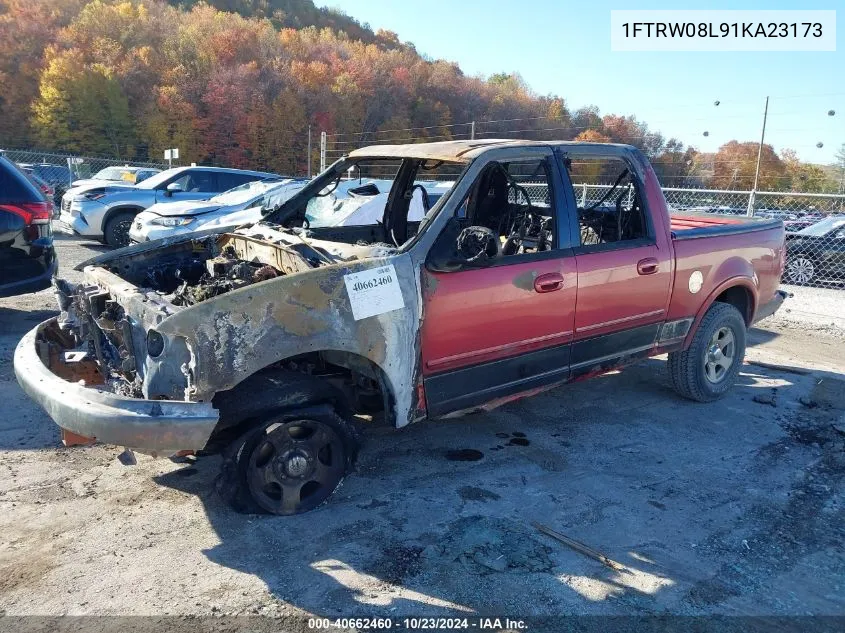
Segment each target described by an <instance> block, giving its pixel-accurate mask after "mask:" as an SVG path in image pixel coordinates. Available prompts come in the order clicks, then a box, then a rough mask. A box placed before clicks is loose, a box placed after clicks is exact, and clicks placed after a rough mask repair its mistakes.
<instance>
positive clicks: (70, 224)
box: [58, 201, 106, 238]
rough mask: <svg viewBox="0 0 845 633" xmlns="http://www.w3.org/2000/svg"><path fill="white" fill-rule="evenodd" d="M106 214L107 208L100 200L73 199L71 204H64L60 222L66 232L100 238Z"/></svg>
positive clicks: (60, 213)
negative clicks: (82, 200)
mask: <svg viewBox="0 0 845 633" xmlns="http://www.w3.org/2000/svg"><path fill="white" fill-rule="evenodd" d="M105 214H106V208H105V207H104V206H103V205H101V204H100V203H99V202H93V201H89V202H84V203H83V202H79V201H73V202H71V204H70V205H63V206H62V209H61V211H60V212H59V219H58V224H59V225H60V227H61V228H62V229H63V232H64V233H72V234H76V235H81V236H83V237H95V238H100V237H102V236H103V217H104V216H105Z"/></svg>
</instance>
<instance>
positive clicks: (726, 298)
mask: <svg viewBox="0 0 845 633" xmlns="http://www.w3.org/2000/svg"><path fill="white" fill-rule="evenodd" d="M715 301H718V302H720V303H728V304H730V305H732V306H733V307H735V308H736V309H737V310H739V313H740V314H741V315H742V318H743V319H745V324H746V325H749V326H750V325H751V318H752V317H753V316H754V315H753V314H752V310H753V308H754V299H753V297H752V296H751V293H750V292H749V291H748V288H745V287H743V286H732V287H730V288H728V289H727V290H725V291H724V292H722V294H720V295H719V296H718V297H716V299H715Z"/></svg>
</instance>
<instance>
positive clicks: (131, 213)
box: [58, 167, 280, 246]
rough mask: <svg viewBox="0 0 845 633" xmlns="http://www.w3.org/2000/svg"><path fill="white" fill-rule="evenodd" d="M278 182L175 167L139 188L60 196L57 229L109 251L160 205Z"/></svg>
mask: <svg viewBox="0 0 845 633" xmlns="http://www.w3.org/2000/svg"><path fill="white" fill-rule="evenodd" d="M278 178H280V176H278V175H276V174H270V173H267V172H261V171H247V170H244V169H227V168H223V167H175V168H173V169H168V170H166V171H163V172H161V173H159V174H156V175H155V176H152V177H150V178H147V179H146V180H144V181H143V182H142V183H140V184H138V185H130V184H126V185H121V184H117V183H112V184H105V185H103V184H99V185H96V184H95V185H86V186H83V187H74V188H72V189H69V190H68V191H67V193H65V195H64V196H63V197H62V209H61V214H60V215H59V223H58V228H59V229H60V230H64V231H65V232H70V233H73V234H76V235H82V236H85V237H91V238H93V239H97V240H100V241H103V242H105V243H106V244H108V245H109V246H126V245H127V244H129V229H130V228H131V227H132V220H134V218H135V216H136V215H138V214H139V213H140V212H141V211H143V210H144V209H146V208H148V207H150V206H152V205H154V204H156V203H157V202H159V203H160V202H177V201H180V200H202V199H204V198H209V197H211V196H213V195H214V194H216V193H222V192H223V191H228V190H229V189H232V188H234V187H237V186H238V185H242V184H245V183H247V182H250V181H254V180H268V179H278Z"/></svg>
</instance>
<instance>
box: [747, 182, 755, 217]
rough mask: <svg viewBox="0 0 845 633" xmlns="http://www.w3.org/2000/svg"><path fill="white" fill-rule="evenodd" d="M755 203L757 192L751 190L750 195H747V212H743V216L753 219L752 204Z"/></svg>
mask: <svg viewBox="0 0 845 633" xmlns="http://www.w3.org/2000/svg"><path fill="white" fill-rule="evenodd" d="M756 201H757V192H756V191H754V190H753V189H752V190H751V193H749V194H748V210H747V211H746V212H745V214H746V215H747V216H748V217H750V218H753V217H754V203H755V202H756Z"/></svg>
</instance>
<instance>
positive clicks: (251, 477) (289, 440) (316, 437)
mask: <svg viewBox="0 0 845 633" xmlns="http://www.w3.org/2000/svg"><path fill="white" fill-rule="evenodd" d="M357 446H358V442H357V435H356V433H355V431H354V427H353V426H352V425H351V424H350V423H348V422H347V421H346V420H344V419H343V418H341V417H340V416H339V415H338V414H337V413H336V412H335V411H334V409H332V408H331V407H329V406H325V405H323V406H316V407H306V408H301V409H298V410H294V411H287V412H284V413H270V414H268V415H267V417H266V420H265V421H262V422H260V423H259V424H258V425H257V426H255V427H253V428H252V429H251V430H250V431H248V432H247V433H245V434H244V435H242V436H240V437H239V438H238V439H237V440H235V441H234V442H233V443H232V444H231V445H230V446H229V447H228V449H227V450H226V451H225V452H224V460H223V465H222V469H221V472H220V475H219V476H218V478H217V481H216V484H215V487H216V489H217V491H218V493H219V494H220V495H221V497H222V498H223V499H224V500H225V501H226V502H227V503H229V504H230V505H231V506H232V507H233V508H234V509H235V510H237V511H239V512H248V513H255V512H267V513H270V514H278V515H291V514H300V513H302V512H307V511H309V510H313V509H314V508H316V507H317V506H319V505H320V504H322V503H323V502H324V501H325V500H326V499H328V497H329V496H330V495H331V494H332V492H334V490H335V489H336V488H337V487H338V485H339V484H340V482H341V481H342V480H343V477H344V476H345V475H346V473H347V472H348V471H349V470H350V468H351V467H352V464H353V462H354V459H355V455H356V453H357Z"/></svg>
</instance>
